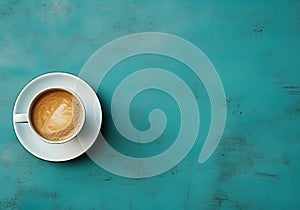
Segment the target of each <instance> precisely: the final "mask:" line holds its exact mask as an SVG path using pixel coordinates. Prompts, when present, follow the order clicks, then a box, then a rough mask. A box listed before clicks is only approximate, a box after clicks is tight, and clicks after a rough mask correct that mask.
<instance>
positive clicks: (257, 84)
mask: <svg viewBox="0 0 300 210" xmlns="http://www.w3.org/2000/svg"><path fill="white" fill-rule="evenodd" d="M144 31H157V32H166V33H171V34H174V35H177V36H180V37H182V38H184V39H187V40H189V41H191V42H192V43H193V44H195V45H196V46H197V47H199V48H200V49H201V50H203V51H204V52H205V53H206V55H207V56H208V57H209V58H210V60H211V61H212V63H213V64H214V65H215V67H216V69H217V71H218V73H219V75H220V77H221V79H222V81H223V85H224V88H225V92H226V96H227V103H228V116H227V123H226V128H225V132H224V135H223V138H222V141H221V143H220V145H219V147H218V148H217V150H216V152H215V153H214V154H213V156H212V157H211V158H210V159H209V160H208V161H207V162H206V163H205V164H201V165H200V164H198V163H197V159H198V155H199V152H200V150H201V148H202V144H203V141H204V139H205V132H207V128H208V124H209V103H208V101H207V100H208V99H207V94H206V93H205V90H204V88H203V86H202V85H201V81H199V80H197V78H194V75H192V74H191V73H190V72H189V70H188V69H187V70H186V72H187V73H186V74H183V75H180V77H181V78H182V79H184V80H185V81H186V82H187V83H188V84H189V86H190V87H191V89H192V91H193V92H194V94H195V96H197V97H196V98H197V101H198V102H199V104H200V103H203V106H201V107H199V108H200V112H201V120H202V121H203V125H202V127H201V128H200V133H199V138H198V139H197V142H196V145H195V146H194V147H193V149H192V151H191V152H190V153H189V154H188V156H187V157H186V158H185V159H184V160H183V161H182V162H180V163H179V164H178V165H177V166H176V167H175V168H173V169H171V170H170V171H168V172H166V173H164V174H162V175H159V176H156V177H152V178H147V179H128V178H122V177H119V176H116V175H113V174H111V173H109V172H107V171H105V170H103V169H101V168H100V167H98V166H97V165H96V164H95V163H93V162H92V161H91V160H90V159H89V158H88V156H87V155H82V156H81V157H79V158H77V159H75V160H72V161H69V162H65V163H51V162H46V161H42V160H40V159H37V158H35V157H34V156H32V155H31V154H30V153H28V152H27V151H26V150H25V149H24V148H23V147H22V146H21V145H20V144H19V142H18V140H17V137H16V135H15V133H14V130H13V126H12V110H13V105H14V102H15V99H16V98H17V95H18V93H19V92H20V91H21V89H22V88H23V87H24V85H26V83H27V82H29V81H30V80H31V79H33V78H35V77H37V76H38V75H41V74H44V73H47V72H52V71H63V72H68V73H72V74H75V75H78V74H79V72H80V69H81V68H82V66H83V64H84V63H85V62H86V61H87V59H88V58H89V57H90V56H91V55H92V54H93V53H94V52H95V51H96V50H97V49H99V48H100V47H101V46H103V45H104V44H106V43H108V42H109V41H112V40H114V39H116V38H118V37H121V36H124V35H128V34H131V33H136V32H144ZM299 55H300V2H299V1H293V0H291V1H283V0H282V1H279V0H276V1H233V0H231V1H212V0H207V1H196V0H195V1H184V2H183V1H126V2H125V1H19V0H10V1H8V0H1V2H0V88H1V89H0V90H1V92H0V116H1V118H0V119H1V120H0V186H1V190H0V209H33V208H34V209H103V210H104V209H155V208H159V209H243V210H244V209H300V199H299V194H300V181H299V177H300V167H299V161H300V139H299V138H300V126H299V125H300V118H299V117H300V59H299ZM132 59H134V58H132ZM161 59H166V58H162V57H159V56H154V55H152V57H151V56H150V57H147V58H146V57H145V58H144V57H143V56H141V57H138V56H137V60H135V61H131V60H128V61H127V60H126V61H124V63H123V65H124V66H123V68H126V69H128V70H127V71H124V72H125V73H124V72H122V73H120V71H118V68H122V67H120V66H116V68H114V69H112V71H111V72H110V74H109V75H108V76H107V78H106V80H105V81H104V82H103V84H102V86H101V87H100V89H101V88H106V90H107V91H106V92H105V93H102V94H100V92H101V91H99V90H97V92H98V94H99V97H100V98H101V100H102V101H103V108H104V124H103V128H102V132H103V134H104V136H105V137H107V138H108V139H110V144H111V145H113V146H114V147H116V148H117V149H118V150H120V151H122V152H123V153H126V154H130V155H133V156H138V157H140V156H149V155H153V154H157V153H159V152H161V151H163V150H164V149H166V148H168V146H169V145H170V144H171V143H172V139H174V138H175V137H176V132H177V130H178V123H179V120H180V118H179V115H178V114H179V113H178V106H177V105H176V104H175V103H174V101H173V99H172V98H169V97H165V96H164V93H161V92H158V91H145V92H144V93H141V94H140V95H139V96H138V97H137V98H136V99H135V100H134V101H133V103H132V106H133V107H132V109H131V110H130V111H131V113H130V115H131V117H132V122H133V124H134V125H136V127H137V128H139V129H146V128H147V126H148V125H147V121H146V116H147V114H148V112H149V110H150V109H151V108H153V107H157V106H158V107H159V108H162V109H165V110H166V115H167V116H169V115H174V119H175V120H173V121H171V122H170V124H168V127H167V130H166V132H165V134H164V138H161V139H158V140H157V141H155V142H153V145H148V146H149V147H146V146H145V145H142V146H140V145H134V144H130V143H128V142H127V141H126V140H125V139H123V138H122V137H121V136H119V134H118V133H117V131H116V130H115V128H114V125H113V123H112V121H111V119H110V118H111V116H110V113H109V112H110V109H109V106H110V100H111V94H112V93H113V90H114V88H115V87H116V85H117V84H118V83H117V81H121V80H122V78H124V76H126V73H127V74H130V72H133V71H135V70H138V69H139V68H140V66H141V67H153V66H155V67H157V66H158V65H160V66H158V67H160V68H165V69H169V70H171V71H173V72H174V73H177V74H179V73H178V72H179V71H178V69H180V68H181V67H180V64H178V63H176V62H175V61H172V60H166V61H163V62H162V61H161ZM167 64H170V65H169V66H168V65H167ZM120 65H122V63H121V64H120ZM149 65H150V66H149ZM167 66H168V67H167ZM182 68H183V67H182ZM153 98H157V100H151V99H153ZM146 102H147V103H146ZM159 102H161V103H159ZM169 104H171V105H169ZM166 107H170V108H167V109H166ZM203 112H204V113H203ZM202 113H203V114H202ZM157 142H158V143H157Z"/></svg>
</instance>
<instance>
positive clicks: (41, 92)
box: [27, 86, 86, 144]
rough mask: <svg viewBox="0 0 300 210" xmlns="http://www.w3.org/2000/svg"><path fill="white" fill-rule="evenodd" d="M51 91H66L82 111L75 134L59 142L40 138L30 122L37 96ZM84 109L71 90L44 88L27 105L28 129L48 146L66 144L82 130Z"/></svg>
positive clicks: (79, 99)
mask: <svg viewBox="0 0 300 210" xmlns="http://www.w3.org/2000/svg"><path fill="white" fill-rule="evenodd" d="M51 90H63V91H67V92H69V93H71V94H72V95H73V96H75V97H76V99H77V100H78V101H79V103H80V106H81V110H82V120H81V124H80V126H79V127H78V129H77V130H76V132H75V133H74V134H73V135H71V136H70V137H68V138H66V139H63V140H61V141H51V140H49V139H46V138H44V137H43V136H41V135H40V134H39V133H38V132H37V131H36V130H35V128H34V126H33V124H32V122H31V111H32V106H33V105H34V102H35V101H36V100H37V99H38V97H39V96H41V95H42V94H44V93H46V92H48V91H51ZM85 115H86V114H85V107H84V104H83V102H82V100H81V98H80V97H79V96H78V95H77V94H76V93H75V92H74V91H73V90H70V89H69V88H65V87H61V86H52V87H48V88H45V89H43V90H41V91H39V92H38V93H37V94H35V95H34V96H33V97H32V99H31V100H30V103H29V106H28V110H27V118H28V124H29V127H30V128H31V130H32V131H33V132H34V134H35V135H36V136H38V137H39V139H40V140H42V141H43V142H46V143H49V144H63V143H66V142H68V141H70V140H72V139H74V138H75V137H76V136H77V135H78V134H79V132H80V131H81V130H82V128H83V125H84V123H85Z"/></svg>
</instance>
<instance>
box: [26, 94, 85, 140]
mask: <svg viewBox="0 0 300 210" xmlns="http://www.w3.org/2000/svg"><path fill="white" fill-rule="evenodd" d="M83 111H84V110H82V106H81V103H80V101H79V100H78V99H77V97H75V96H74V95H73V94H72V93H70V92H68V91H66V90H62V89H51V90H48V91H45V92H43V93H42V94H41V95H39V96H38V97H37V98H36V99H35V101H34V102H33V104H32V107H31V111H30V118H31V123H32V126H33V128H34V129H35V131H36V132H37V133H38V134H39V135H40V136H41V137H43V138H45V139H47V140H49V141H53V142H58V141H63V140H66V139H68V138H70V137H71V136H72V135H74V134H75V133H76V132H77V131H78V129H80V128H81V126H82V123H83Z"/></svg>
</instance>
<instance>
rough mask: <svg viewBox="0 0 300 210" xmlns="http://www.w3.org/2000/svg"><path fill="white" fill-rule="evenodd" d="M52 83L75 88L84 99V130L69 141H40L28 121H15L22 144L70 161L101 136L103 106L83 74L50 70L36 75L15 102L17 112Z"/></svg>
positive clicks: (45, 155) (37, 153) (43, 154)
mask: <svg viewBox="0 0 300 210" xmlns="http://www.w3.org/2000/svg"><path fill="white" fill-rule="evenodd" d="M51 86H56V87H62V88H68V89H70V90H73V91H74V92H75V93H76V94H77V95H78V96H79V97H80V99H81V100H82V103H83V105H84V107H85V111H86V120H85V123H84V126H83V128H82V130H81V131H80V133H79V134H78V135H77V136H76V137H75V138H74V139H72V140H70V141H68V142H66V143H62V144H49V143H46V142H44V141H42V140H40V139H39V137H38V136H36V135H35V134H34V133H33V132H32V130H31V129H30V127H29V125H28V123H15V122H13V124H14V129H15V132H16V135H17V137H18V139H19V141H20V143H21V144H22V145H23V146H24V147H25V149H27V150H28V151H29V152H30V153H31V154H33V155H35V156H36V157H38V158H40V159H43V160H47V161H67V160H71V159H73V158H76V157H78V156H80V155H81V154H83V153H84V152H86V151H87V150H88V149H89V148H90V147H91V146H92V144H93V143H94V141H95V140H96V139H97V136H98V134H99V131H100V127H101V123H102V110H101V105H100V102H99V100H98V97H97V95H96V93H95V91H94V90H93V89H92V88H91V87H90V86H89V85H88V84H87V83H86V82H85V81H83V80H82V79H80V78H79V77H76V76H74V75H71V74H67V73H48V74H44V75H42V76H39V77H37V78H35V79H34V80H32V81H31V82H29V83H28V84H27V85H26V86H25V87H24V88H23V90H22V91H21V93H20V94H19V96H18V98H17V100H16V102H15V106H14V111H13V115H15V114H19V113H25V112H26V111H27V109H28V106H29V103H30V100H31V98H32V97H33V96H35V95H36V94H37V93H38V92H39V91H40V90H41V89H44V88H47V87H51ZM13 119H14V116H13Z"/></svg>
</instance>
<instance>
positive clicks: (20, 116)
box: [14, 114, 28, 123]
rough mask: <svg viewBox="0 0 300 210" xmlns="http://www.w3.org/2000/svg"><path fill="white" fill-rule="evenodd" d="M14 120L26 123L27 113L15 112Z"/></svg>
mask: <svg viewBox="0 0 300 210" xmlns="http://www.w3.org/2000/svg"><path fill="white" fill-rule="evenodd" d="M14 122H16V123H28V117H27V114H15V115H14Z"/></svg>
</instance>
